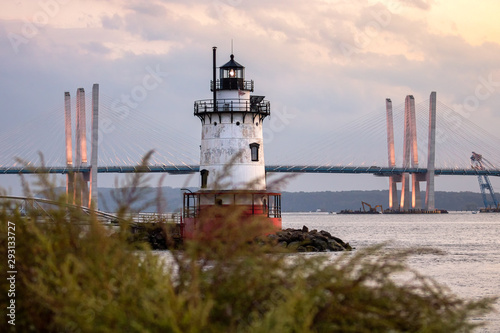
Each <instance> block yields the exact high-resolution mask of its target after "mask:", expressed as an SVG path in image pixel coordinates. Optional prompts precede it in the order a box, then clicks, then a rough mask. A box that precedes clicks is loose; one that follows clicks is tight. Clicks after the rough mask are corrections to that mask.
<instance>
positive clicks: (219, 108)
mask: <svg viewBox="0 0 500 333" xmlns="http://www.w3.org/2000/svg"><path fill="white" fill-rule="evenodd" d="M212 112H250V113H259V114H262V115H265V116H268V115H270V114H271V103H269V101H265V100H262V101H261V102H259V103H251V102H250V100H242V99H218V100H217V105H216V106H215V107H214V101H213V99H204V100H199V101H195V102H194V114H195V115H200V114H205V113H212Z"/></svg>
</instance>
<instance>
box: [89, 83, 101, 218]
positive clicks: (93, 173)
mask: <svg viewBox="0 0 500 333" xmlns="http://www.w3.org/2000/svg"><path fill="white" fill-rule="evenodd" d="M98 127H99V85H98V84H94V85H93V86H92V142H91V144H92V150H91V153H90V195H89V202H88V207H89V208H90V206H93V208H94V209H96V210H97V209H98V191H97V189H98V188H97V159H98V158H97V157H98V154H97V149H98V139H99V135H98V133H99V132H98Z"/></svg>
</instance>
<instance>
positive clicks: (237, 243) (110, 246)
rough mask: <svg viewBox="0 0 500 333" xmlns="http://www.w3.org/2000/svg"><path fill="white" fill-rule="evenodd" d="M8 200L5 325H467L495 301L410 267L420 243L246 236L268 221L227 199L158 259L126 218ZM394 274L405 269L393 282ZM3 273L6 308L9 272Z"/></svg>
mask: <svg viewBox="0 0 500 333" xmlns="http://www.w3.org/2000/svg"><path fill="white" fill-rule="evenodd" d="M137 177H140V176H137ZM139 183H140V182H138V181H137V182H136V184H139ZM42 185H43V186H49V185H50V184H48V183H47V182H45V181H44V182H42ZM47 193H48V194H49V195H55V194H54V193H52V194H51V191H50V189H49V190H48V191H47ZM134 196H135V194H134V195H132V196H131V197H134ZM126 197H127V195H126V194H125V193H124V198H126ZM54 199H57V200H59V201H60V202H61V204H62V203H63V202H64V201H65V198H64V197H58V198H55V197H54ZM123 202H124V206H123V207H122V209H121V210H120V214H121V216H122V217H125V216H126V212H127V205H129V202H128V201H126V200H124V201H123ZM13 205H14V204H13V203H10V202H4V203H3V204H2V207H1V213H0V220H1V223H0V229H1V230H0V248H1V253H2V254H3V256H4V258H5V259H2V261H3V262H6V261H7V260H6V258H7V254H6V253H7V247H8V245H7V244H8V242H7V223H8V221H10V222H12V223H14V224H15V228H16V229H15V233H16V236H15V237H16V249H15V250H16V252H15V256H16V270H17V275H16V276H17V278H16V290H15V300H16V321H15V323H16V325H15V327H14V326H11V325H9V324H8V323H7V320H6V319H5V316H4V319H3V320H2V322H1V324H0V331H2V332H10V331H12V332H14V331H17V332H471V331H473V329H474V327H476V326H477V325H478V324H477V323H472V322H471V318H473V317H476V316H478V315H481V314H484V313H486V312H488V311H490V310H491V305H492V302H493V300H492V299H482V300H478V301H465V300H461V299H459V298H457V297H455V296H454V295H452V294H450V293H449V292H448V291H447V290H446V289H445V288H443V287H442V286H440V285H439V284H438V283H436V282H435V281H433V280H432V279H430V278H426V277H423V276H421V275H419V274H418V273H416V272H413V271H411V270H410V269H409V267H408V266H407V264H406V262H405V259H406V258H407V257H408V256H410V255H415V254H418V255H421V254H422V253H425V252H429V250H422V249H420V250H419V249H414V250H406V251H399V252H394V251H388V250H387V249H385V248H384V247H383V246H375V247H372V248H370V249H365V250H357V251H354V252H347V253H344V254H342V255H336V256H335V257H334V259H332V258H331V257H328V256H324V255H301V254H290V253H286V252H284V250H283V248H281V247H277V246H273V244H258V243H257V242H254V239H255V238H256V237H257V236H258V235H260V234H262V233H263V232H266V231H267V230H266V228H267V226H266V225H265V224H263V223H262V221H260V220H258V219H244V218H243V217H242V216H241V212H239V211H237V210H234V209H229V210H225V211H220V209H222V208H219V207H218V208H216V209H217V211H213V212H212V214H213V215H212V216H215V215H217V216H225V218H224V220H221V222H220V223H221V228H218V229H217V230H216V231H215V232H214V233H212V234H210V235H201V236H200V237H199V238H198V239H196V240H193V241H188V242H185V244H184V249H183V250H182V251H176V250H174V251H171V252H169V253H170V254H171V260H165V258H167V257H168V258H170V256H167V254H165V253H163V254H162V255H158V253H157V252H156V253H155V252H152V251H151V250H149V248H148V244H130V243H129V242H128V241H127V239H128V238H129V227H128V223H127V222H126V220H125V222H124V223H122V224H121V225H120V227H116V228H117V231H116V232H115V233H114V234H112V235H110V230H109V229H108V227H106V226H103V225H102V224H101V223H99V222H98V220H97V218H96V217H95V216H88V215H84V214H82V213H81V212H79V211H78V210H74V209H72V210H69V211H68V210H67V209H66V208H63V206H62V205H61V207H59V208H56V209H54V210H52V211H51V215H52V216H53V217H54V220H53V221H52V222H50V223H48V222H44V223H36V222H37V220H39V219H40V217H39V216H36V215H35V214H34V215H32V216H30V217H29V219H28V217H23V216H21V215H20V214H19V213H18V210H16V209H12V208H14V207H13ZM75 222H78V223H75ZM82 222H83V223H82ZM138 247H139V248H140V250H137V248H138ZM2 267H3V268H2V272H3V274H5V272H6V271H7V269H6V267H5V265H4V264H3V265H2ZM396 273H397V274H402V273H403V274H404V275H405V276H406V277H408V276H411V278H410V279H405V282H403V281H402V280H401V279H400V280H399V282H396V281H395V280H394V275H395V274H396ZM0 283H1V288H2V293H1V296H0V301H1V307H2V308H3V309H5V308H6V307H7V304H8V303H7V302H9V298H8V297H7V293H6V292H5V291H6V290H8V289H9V285H8V281H7V280H6V277H4V278H2V279H1V282H0Z"/></svg>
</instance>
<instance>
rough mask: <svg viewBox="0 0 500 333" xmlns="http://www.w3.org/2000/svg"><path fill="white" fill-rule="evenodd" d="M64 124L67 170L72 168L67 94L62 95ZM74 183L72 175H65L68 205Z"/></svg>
mask: <svg viewBox="0 0 500 333" xmlns="http://www.w3.org/2000/svg"><path fill="white" fill-rule="evenodd" d="M64 124H65V126H64V127H65V135H66V166H67V167H68V169H70V170H71V169H72V168H73V141H72V139H71V96H70V94H69V92H65V93H64ZM74 181H75V177H74V174H73V173H71V172H70V173H68V174H67V175H66V198H67V200H68V203H72V201H73V199H70V198H72V197H73V196H74V193H75V189H74Z"/></svg>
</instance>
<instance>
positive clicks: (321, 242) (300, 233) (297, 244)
mask: <svg viewBox="0 0 500 333" xmlns="http://www.w3.org/2000/svg"><path fill="white" fill-rule="evenodd" d="M268 237H269V238H270V239H272V240H275V241H276V242H278V244H279V245H281V246H283V247H286V248H289V249H292V250H296V251H298V252H329V251H350V250H352V247H351V246H350V245H349V243H344V242H343V241H342V240H341V239H340V238H337V237H334V236H332V235H331V234H330V233H329V232H327V231H324V230H321V231H319V232H318V231H317V230H316V229H314V230H311V231H309V229H308V228H307V227H306V226H303V227H302V229H292V228H288V229H284V230H280V231H277V232H276V233H275V234H271V235H269V236H268Z"/></svg>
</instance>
